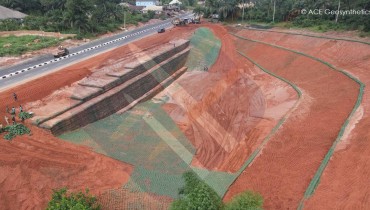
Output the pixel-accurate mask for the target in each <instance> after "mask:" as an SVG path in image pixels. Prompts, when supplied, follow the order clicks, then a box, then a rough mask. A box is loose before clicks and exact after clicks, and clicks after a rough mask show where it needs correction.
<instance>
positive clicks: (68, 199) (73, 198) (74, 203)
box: [46, 188, 100, 210]
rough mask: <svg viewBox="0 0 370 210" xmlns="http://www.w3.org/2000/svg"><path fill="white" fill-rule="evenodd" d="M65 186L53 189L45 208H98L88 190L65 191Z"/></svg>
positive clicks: (90, 209) (75, 209)
mask: <svg viewBox="0 0 370 210" xmlns="http://www.w3.org/2000/svg"><path fill="white" fill-rule="evenodd" d="M67 191H68V190H67V188H62V189H59V190H53V195H52V198H51V201H50V202H49V204H48V207H47V208H46V209H47V210H71V209H72V210H98V209H100V206H99V205H98V204H97V200H96V198H95V197H94V196H92V195H90V194H89V190H88V189H86V191H85V192H78V193H67Z"/></svg>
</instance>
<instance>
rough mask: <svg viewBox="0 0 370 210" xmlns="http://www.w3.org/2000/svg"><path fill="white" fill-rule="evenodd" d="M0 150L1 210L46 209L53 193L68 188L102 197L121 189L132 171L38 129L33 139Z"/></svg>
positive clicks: (7, 144) (22, 139) (6, 144)
mask: <svg viewBox="0 0 370 210" xmlns="http://www.w3.org/2000/svg"><path fill="white" fill-rule="evenodd" d="M0 147H1V151H0V162H1V164H0V171H1V172H0V188H1V191H0V198H1V199H0V206H2V208H4V209H43V208H45V206H46V204H47V202H48V200H50V198H51V197H50V195H51V192H52V189H55V188H61V187H65V186H67V187H68V188H69V189H71V190H72V191H75V190H83V189H85V188H89V189H90V190H91V192H92V193H94V194H100V193H103V192H104V191H105V190H107V189H112V188H119V187H121V186H122V185H123V184H125V183H126V182H127V181H128V179H129V176H130V174H131V171H132V167H131V166H130V165H127V164H123V163H122V162H119V161H116V160H113V159H111V158H108V157H105V156H103V155H99V154H96V153H94V152H92V151H91V150H90V149H88V148H84V147H81V146H75V145H73V144H70V143H67V142H64V141H61V140H59V139H57V138H54V137H52V136H51V135H50V134H49V133H47V132H46V131H44V130H41V129H38V128H32V136H22V137H17V138H16V139H14V140H13V141H4V140H1V141H0Z"/></svg>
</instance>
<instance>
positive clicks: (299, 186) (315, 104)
mask: <svg viewBox="0 0 370 210" xmlns="http://www.w3.org/2000/svg"><path fill="white" fill-rule="evenodd" d="M239 41H240V40H239ZM251 41H253V40H243V41H240V42H238V44H239V45H238V46H239V47H240V48H242V47H243V46H244V47H245V46H246V47H248V48H246V49H243V50H242V51H243V52H244V53H245V54H246V55H248V56H249V57H252V59H254V60H257V61H256V62H257V63H260V64H261V63H264V62H266V61H268V62H267V63H265V64H261V65H265V66H267V67H266V68H267V69H269V70H270V71H273V72H275V73H277V74H278V75H280V76H284V77H286V78H287V79H288V80H290V81H292V82H294V83H295V84H296V85H297V86H298V87H300V88H302V90H303V93H304V94H303V101H302V103H310V108H311V109H310V110H309V111H310V112H309V113H306V114H305V115H300V114H299V110H297V111H295V112H294V113H293V115H292V117H291V118H289V119H288V120H287V123H286V124H284V126H283V129H281V131H280V132H279V133H278V134H277V135H276V136H274V137H273V140H272V141H271V142H270V143H269V144H268V145H267V146H266V148H265V149H264V152H263V154H262V155H260V157H259V158H258V159H256V160H255V163H254V164H253V165H252V166H250V168H248V169H247V170H246V171H244V173H243V174H242V175H241V176H240V177H239V179H238V180H237V181H236V183H235V185H233V186H232V187H231V188H230V190H229V193H228V194H227V195H226V197H225V199H226V200H227V199H229V198H230V197H231V196H232V194H233V193H234V194H235V193H237V192H241V191H243V189H240V187H239V186H240V185H242V183H243V181H242V180H243V179H244V180H248V183H246V185H247V186H248V185H249V187H251V188H252V189H254V190H256V191H259V192H261V193H262V194H263V195H264V197H265V198H266V203H265V206H266V207H267V208H274V209H275V208H287V207H288V208H290V207H296V206H298V203H299V200H300V198H302V196H303V193H304V188H305V186H307V185H308V183H309V180H311V179H312V176H313V174H315V171H316V169H317V168H318V165H319V164H317V162H320V160H321V159H322V158H323V157H324V156H325V153H326V151H328V149H329V148H330V145H331V143H332V141H333V138H335V137H333V136H335V135H336V134H337V133H338V132H339V131H338V130H340V127H341V122H343V121H345V120H346V117H347V116H346V115H347V113H349V112H350V109H351V102H353V103H354V102H355V100H354V98H353V96H354V95H356V94H353V93H354V91H356V88H353V87H356V85H355V83H353V82H352V81H350V80H348V78H346V76H347V75H338V72H335V71H332V70H333V69H332V66H330V65H327V64H326V65H322V63H321V62H320V61H319V60H317V59H314V58H312V57H305V56H306V55H303V54H299V56H297V57H296V58H294V61H292V62H291V63H290V64H288V65H287V64H286V62H284V61H286V58H288V57H291V55H292V53H297V52H291V51H286V49H283V50H285V51H282V52H279V51H281V49H279V48H276V46H272V45H270V44H268V43H256V42H252V43H250V42H251ZM245 42H247V44H245ZM270 48H271V49H270ZM266 52H267V53H268V54H266ZM284 58H285V59H284ZM274 61H275V62H274ZM282 61H283V62H282ZM304 67H306V68H304ZM313 75H320V77H316V76H313ZM310 79H311V80H310ZM308 81H309V82H308ZM329 81H330V83H331V84H341V83H342V84H343V85H344V86H347V88H346V89H345V91H343V90H342V88H341V87H339V88H338V85H330V84H328V82H329ZM351 86H352V87H351ZM308 96H309V97H311V99H312V100H307V99H308V98H309V97H308ZM333 96H336V97H334V98H333V99H332V100H330V98H332V97H333ZM337 96H342V97H343V98H346V99H347V100H346V102H347V103H342V104H339V100H338V98H340V97H337ZM338 104H339V105H338ZM335 105H337V107H339V109H342V111H341V112H340V114H339V113H338V114H337V115H336V116H337V119H338V118H339V120H337V121H336V122H334V121H332V118H333V117H331V116H332V115H334V113H333V112H327V109H328V108H330V107H333V106H335ZM317 119H320V121H319V122H318V120H317ZM294 121H295V122H294ZM299 122H300V123H301V125H299V124H298V125H297V123H299ZM306 125H309V126H306ZM310 125H312V126H310ZM328 125H329V126H328ZM320 129H321V130H324V131H325V134H320V133H319V135H318V132H317V131H318V130H320ZM315 131H316V133H315ZM297 134H298V135H297ZM284 139H286V140H284ZM318 139H320V140H318ZM271 158H273V159H271ZM262 168H265V169H262ZM302 168H305V169H306V171H303V170H302ZM293 180H295V181H293ZM292 181H293V182H292ZM238 187H239V189H238ZM241 188H244V190H245V188H247V187H246V186H242V187H241ZM272 188H273V189H272Z"/></svg>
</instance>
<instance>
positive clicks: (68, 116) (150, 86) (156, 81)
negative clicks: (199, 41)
mask: <svg viewBox="0 0 370 210" xmlns="http://www.w3.org/2000/svg"><path fill="white" fill-rule="evenodd" d="M189 51H190V50H189V49H185V50H183V51H181V52H179V53H177V54H175V55H172V56H169V58H168V59H166V60H164V61H162V62H160V63H159V64H156V65H154V66H153V67H152V68H150V69H149V70H144V71H143V70H142V69H143V68H142V67H133V71H135V70H136V73H135V74H137V73H138V72H139V73H140V74H138V75H137V76H135V77H133V78H131V79H129V80H127V81H125V82H124V83H122V84H120V85H118V86H116V87H114V88H111V89H109V90H108V91H105V92H103V93H102V94H99V95H98V96H96V97H93V98H91V99H90V100H87V101H85V102H84V103H82V104H79V105H78V106H75V107H73V108H72V109H70V110H68V111H66V112H64V113H62V114H60V115H58V116H55V117H54V118H52V119H49V120H47V121H46V122H43V123H42V124H40V125H39V126H40V127H43V128H46V129H50V130H51V132H52V133H53V134H54V135H59V134H61V133H63V132H66V131H70V130H74V129H77V128H80V127H82V126H84V125H87V124H89V123H91V122H95V121H96V120H99V119H102V118H105V117H107V116H109V115H111V114H113V113H115V112H117V111H119V110H121V109H124V108H125V107H130V106H132V104H136V103H138V101H141V100H145V99H146V98H148V97H150V96H152V95H153V94H155V93H157V92H158V91H160V90H162V89H163V86H164V85H166V84H167V83H168V82H171V81H173V80H174V78H175V77H177V76H179V75H181V74H182V73H183V72H185V71H186V69H185V70H184V68H182V67H183V66H184V64H185V61H186V58H187V56H188V54H189ZM148 62H149V61H148ZM148 62H147V63H148ZM139 65H142V64H139ZM149 66H152V64H149ZM174 76H175V77H174ZM112 81H113V82H115V80H112ZM121 81H122V80H121ZM103 90H104V88H103ZM94 94H96V93H94ZM85 97H86V96H85ZM87 98H88V96H87Z"/></svg>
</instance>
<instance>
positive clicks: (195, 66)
mask: <svg viewBox="0 0 370 210" xmlns="http://www.w3.org/2000/svg"><path fill="white" fill-rule="evenodd" d="M190 45H191V47H192V50H191V51H190V54H189V58H188V60H187V62H186V63H185V66H187V67H188V70H189V71H193V70H204V67H207V68H209V67H210V66H212V65H213V64H214V63H215V61H216V59H217V57H218V53H219V51H220V48H221V41H220V40H219V39H217V37H215V35H214V34H213V33H212V31H210V30H209V29H207V28H199V29H198V30H196V31H195V32H194V35H193V36H192V38H191V40H190Z"/></svg>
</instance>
